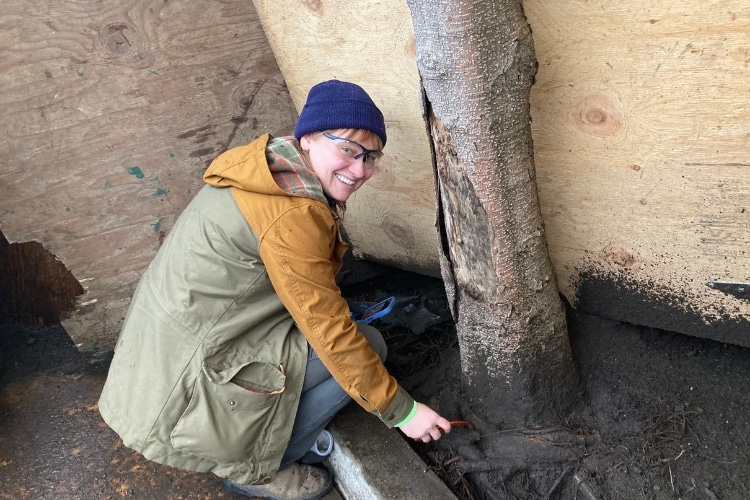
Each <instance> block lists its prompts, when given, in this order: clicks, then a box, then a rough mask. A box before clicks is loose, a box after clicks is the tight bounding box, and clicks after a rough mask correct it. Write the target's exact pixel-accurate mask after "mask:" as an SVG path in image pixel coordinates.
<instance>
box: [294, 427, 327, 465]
mask: <svg viewBox="0 0 750 500" xmlns="http://www.w3.org/2000/svg"><path fill="white" fill-rule="evenodd" d="M332 451H333V434H331V433H330V432H329V431H328V430H326V429H323V430H322V431H320V434H318V437H317V439H316V440H315V442H314V443H313V445H312V447H311V448H310V451H308V452H307V453H305V454H304V455H302V458H300V459H299V461H300V463H303V464H311V465H312V464H319V463H321V462H323V461H324V460H325V459H326V458H328V455H330V454H331V452H332Z"/></svg>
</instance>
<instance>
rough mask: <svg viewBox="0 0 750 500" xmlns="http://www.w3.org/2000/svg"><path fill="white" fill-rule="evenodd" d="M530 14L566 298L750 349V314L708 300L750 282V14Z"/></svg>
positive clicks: (582, 9) (578, 7)
mask: <svg viewBox="0 0 750 500" xmlns="http://www.w3.org/2000/svg"><path fill="white" fill-rule="evenodd" d="M524 4H525V7H526V11H527V15H528V17H529V22H530V24H531V26H532V29H533V33H534V39H535V45H536V51H537V58H538V60H539V72H538V77H537V84H536V86H535V87H534V90H533V94H532V116H533V122H532V124H533V135H534V147H535V155H536V163H537V172H538V176H539V178H538V185H539V189H540V198H541V200H542V208H543V212H544V218H545V221H546V225H547V229H548V241H549V246H550V249H551V253H552V257H553V263H554V265H555V267H556V269H557V273H558V275H559V277H560V283H561V285H562V290H563V292H564V293H565V295H566V296H568V297H569V298H570V300H571V302H573V303H574V304H581V303H582V305H583V306H584V307H588V308H589V309H592V310H593V311H594V312H597V311H598V312H599V313H600V314H604V315H609V316H611V317H616V318H617V319H623V320H627V321H630V322H635V323H642V324H647V325H650V326H658V327H661V328H667V329H671V330H675V331H682V332H685V333H693V334H697V335H700V336H706V337H710V338H714V339H717V340H722V341H729V342H736V343H739V344H743V345H750V325H749V324H748V321H747V318H748V317H749V316H748V315H749V314H750V301H748V300H747V298H738V297H735V296H733V295H728V294H726V293H723V292H721V291H718V290H714V289H712V288H710V287H709V286H707V283H708V282H711V281H715V280H721V281H729V282H739V283H746V282H749V281H750V271H748V269H750V254H749V250H748V249H749V248H750V245H748V243H750V232H748V222H750V206H748V200H749V199H750V78H749V77H748V75H749V74H750V73H749V71H750V49H748V47H750V4H748V3H747V2H744V1H742V0H719V1H708V2H706V1H700V0H689V1H684V0H679V1H678V0H668V1H661V2H658V5H649V6H644V4H643V2H638V1H636V0H627V1H621V0H620V1H564V2H545V1H543V0H528V1H526V2H524ZM607 281H608V283H607ZM591 285H594V286H591ZM748 297H750V295H748ZM655 304H656V305H659V306H661V308H658V307H657V308H655Z"/></svg>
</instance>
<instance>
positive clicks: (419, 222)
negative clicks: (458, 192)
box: [253, 0, 440, 276]
mask: <svg viewBox="0 0 750 500" xmlns="http://www.w3.org/2000/svg"><path fill="white" fill-rule="evenodd" d="M253 3H254V4H255V7H256V9H257V11H258V15H259V16H260V18H261V20H262V22H263V26H264V28H265V30H266V34H267V35H268V40H269V42H270V44H271V47H272V48H273V52H274V54H275V55H276V60H277V61H278V63H279V67H280V68H281V71H282V73H283V74H284V78H285V79H286V82H287V86H288V87H289V93H290V94H291V96H292V99H293V100H294V103H295V104H296V106H297V109H298V110H300V109H301V108H302V105H303V104H304V102H305V99H306V97H307V92H308V90H309V89H310V87H312V86H313V85H315V84H316V83H318V82H321V81H324V80H329V79H332V78H336V79H341V80H348V81H352V82H355V83H358V84H360V85H362V87H364V89H365V90H366V91H367V93H368V94H370V96H371V97H372V98H373V100H374V101H375V103H376V104H377V105H378V107H380V109H381V110H382V111H383V114H384V115H385V120H386V127H387V132H388V143H387V144H386V147H385V152H386V155H385V156H384V158H383V159H382V160H381V163H380V165H379V167H378V172H377V174H376V175H374V176H373V177H372V178H371V179H370V180H369V181H368V182H367V184H365V185H364V187H363V188H362V189H360V190H359V191H357V192H356V193H354V195H353V196H352V197H351V198H350V201H349V202H348V203H347V212H346V218H345V226H346V230H347V233H348V235H349V238H350V240H351V242H352V246H353V249H354V251H355V253H356V254H357V255H359V256H361V257H364V258H367V259H371V260H375V261H378V262H380V263H384V264H389V265H392V266H395V267H397V268H402V269H409V270H412V271H416V272H420V273H424V274H430V275H434V276H439V275H440V268H439V266H438V265H437V248H438V247H437V245H438V241H437V230H436V228H435V183H434V178H433V174H432V166H431V163H430V149H429V143H428V142H427V135H426V131H425V124H424V122H423V121H421V118H420V117H421V111H420V99H419V74H418V72H417V67H416V64H415V50H416V46H415V40H414V32H413V29H412V26H411V15H410V13H409V9H408V7H407V6H406V2H399V1H389V2H343V1H340V0H333V1H325V2H321V1H303V2H291V1H281V2H279V1H276V0H254V2H253ZM279 11H283V13H284V15H279Z"/></svg>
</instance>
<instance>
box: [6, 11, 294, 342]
mask: <svg viewBox="0 0 750 500" xmlns="http://www.w3.org/2000/svg"><path fill="white" fill-rule="evenodd" d="M0 26H3V29H2V30H0V104H2V107H3V110H4V113H3V116H2V119H0V229H1V230H2V232H3V233H4V234H5V236H6V237H7V238H8V240H9V241H10V242H11V243H14V242H26V241H38V242H40V243H42V244H43V245H44V247H45V248H46V249H47V250H48V251H49V252H51V253H52V254H54V255H56V256H57V257H58V258H59V259H60V260H61V261H62V263H63V264H64V265H65V266H66V267H67V268H68V269H69V270H70V271H71V272H72V273H73V275H74V276H75V277H76V278H77V279H78V280H79V281H80V282H81V284H82V285H83V287H84V289H85V290H86V293H85V294H84V295H82V296H81V297H79V299H78V302H77V306H76V308H75V309H74V311H73V312H72V313H71V314H70V317H68V318H67V319H65V320H64V321H63V324H64V326H65V328H66V330H67V331H68V333H69V334H70V335H71V337H72V338H73V340H74V341H75V342H76V343H77V344H79V346H80V348H81V349H82V350H84V351H91V352H98V351H107V350H110V349H111V348H112V346H113V345H114V342H115V340H116V338H117V334H118V332H119V323H120V322H121V320H122V319H123V317H124V315H125V312H126V310H127V306H128V303H129V298H130V296H131V295H132V293H133V290H134V287H135V285H136V283H137V281H138V279H139V278H140V276H141V274H142V272H143V270H144V269H145V267H146V266H147V264H148V263H149V262H150V260H151V258H152V257H153V256H154V254H155V252H156V251H157V250H158V248H159V245H160V243H161V241H162V240H163V238H164V236H165V235H166V234H167V232H168V231H169V229H170V227H171V226H172V224H173V222H174V220H175V218H176V217H177V216H178V215H179V213H180V212H181V210H182V209H183V208H184V206H185V205H186V204H187V202H188V201H189V200H190V199H191V198H192V196H193V195H194V194H195V192H196V190H197V189H199V188H200V186H201V185H202V181H201V176H202V173H203V171H204V169H205V167H206V166H207V164H208V163H209V162H210V160H211V159H213V158H214V157H215V156H216V155H217V154H219V153H220V152H222V151H223V150H225V149H226V148H228V147H230V146H233V145H239V144H242V143H245V142H247V141H249V140H251V139H252V138H254V137H255V136H257V135H260V134H261V133H263V132H266V131H269V132H271V133H277V134H281V133H288V132H289V131H290V130H291V128H292V126H293V124H294V120H295V119H296V111H295V110H294V107H293V105H292V103H291V99H290V97H289V94H288V92H287V90H286V88H285V85H284V81H283V78H282V76H281V74H280V71H279V69H278V66H277V65H276V62H275V60H274V57H273V54H272V52H271V49H270V47H269V46H268V43H267V41H266V38H265V35H264V33H263V30H262V27H261V25H260V23H259V21H258V18H257V15H256V13H255V11H254V9H253V7H252V5H251V4H249V3H246V2H232V1H229V0H210V1H208V2H190V1H188V0H178V1H174V0H172V1H170V2H164V1H155V0H154V1H152V0H138V1H126V2H120V1H114V0H105V1H96V2H94V1H83V2H43V1H41V0H31V1H27V0H23V1H21V0H10V1H8V2H5V3H4V4H3V9H2V12H0Z"/></svg>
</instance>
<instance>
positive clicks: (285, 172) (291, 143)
mask: <svg viewBox="0 0 750 500" xmlns="http://www.w3.org/2000/svg"><path fill="white" fill-rule="evenodd" d="M266 161H267V162H268V168H269V169H270V170H271V175H272V176H273V180H274V181H276V184H277V185H278V186H279V187H280V188H281V189H282V190H283V191H284V192H285V193H287V194H290V195H292V196H304V197H306V198H312V199H314V200H320V201H324V202H326V203H328V199H327V198H326V196H325V193H323V186H322V185H321V184H320V181H319V180H318V177H317V176H316V175H315V172H314V171H313V169H312V166H311V165H310V164H309V163H308V161H307V159H306V158H305V157H304V156H303V155H302V152H301V151H300V149H299V143H298V142H297V140H296V139H295V138H294V137H292V136H288V137H273V138H271V140H270V141H268V144H267V145H266Z"/></svg>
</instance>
